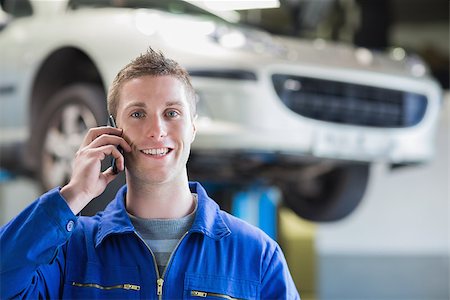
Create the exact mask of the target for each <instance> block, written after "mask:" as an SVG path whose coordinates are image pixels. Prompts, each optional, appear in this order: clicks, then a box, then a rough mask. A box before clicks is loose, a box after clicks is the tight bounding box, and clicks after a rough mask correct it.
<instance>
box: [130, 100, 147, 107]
mask: <svg viewBox="0 0 450 300" xmlns="http://www.w3.org/2000/svg"><path fill="white" fill-rule="evenodd" d="M130 107H147V104H145V102H140V101H134V102H130V103H128V104H127V105H125V109H128V108H130Z"/></svg>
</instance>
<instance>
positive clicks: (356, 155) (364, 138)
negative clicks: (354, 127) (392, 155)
mask: <svg viewBox="0 0 450 300" xmlns="http://www.w3.org/2000/svg"><path fill="white" fill-rule="evenodd" d="M390 144H391V143H390V141H389V138H388V137H386V136H383V135H373V134H367V133H364V132H361V131H333V130H322V131H318V132H317V134H316V136H315V141H314V146H313V153H314V154H315V155H317V156H319V157H322V156H323V157H332V158H333V157H337V158H346V159H359V160H367V159H376V158H385V157H386V156H387V155H388V152H389V149H390Z"/></svg>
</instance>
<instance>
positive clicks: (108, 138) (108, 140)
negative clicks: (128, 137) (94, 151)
mask: <svg viewBox="0 0 450 300" xmlns="http://www.w3.org/2000/svg"><path fill="white" fill-rule="evenodd" d="M106 145H115V146H120V147H121V148H122V150H124V151H125V152H130V151H131V147H130V145H129V144H128V143H127V142H126V141H125V140H124V139H123V138H122V137H118V136H115V135H109V134H102V135H101V136H99V137H97V138H96V139H95V140H93V141H92V142H91V144H90V147H92V148H97V147H102V146H106Z"/></svg>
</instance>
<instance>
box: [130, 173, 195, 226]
mask: <svg viewBox="0 0 450 300" xmlns="http://www.w3.org/2000/svg"><path fill="white" fill-rule="evenodd" d="M127 186H128V190H127V195H126V209H127V211H128V212H129V213H130V214H132V215H134V216H136V217H140V218H144V219H176V218H181V217H184V216H186V215H188V214H189V213H191V212H192V210H193V209H194V208H195V201H194V199H193V197H192V194H191V191H190V190H189V185H188V180H187V176H186V177H185V178H180V179H178V180H173V181H170V182H167V183H151V184H150V183H148V184H139V183H137V182H135V181H133V180H130V179H128V178H127Z"/></svg>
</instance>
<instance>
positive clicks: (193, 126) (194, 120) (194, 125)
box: [191, 115, 198, 144]
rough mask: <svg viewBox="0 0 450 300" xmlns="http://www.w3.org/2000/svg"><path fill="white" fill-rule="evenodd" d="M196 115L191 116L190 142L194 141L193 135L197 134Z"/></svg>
mask: <svg viewBox="0 0 450 300" xmlns="http://www.w3.org/2000/svg"><path fill="white" fill-rule="evenodd" d="M197 117H198V115H195V116H194V117H193V118H192V140H191V144H192V143H193V142H194V140H195V136H196V134H197V126H196V123H197Z"/></svg>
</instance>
